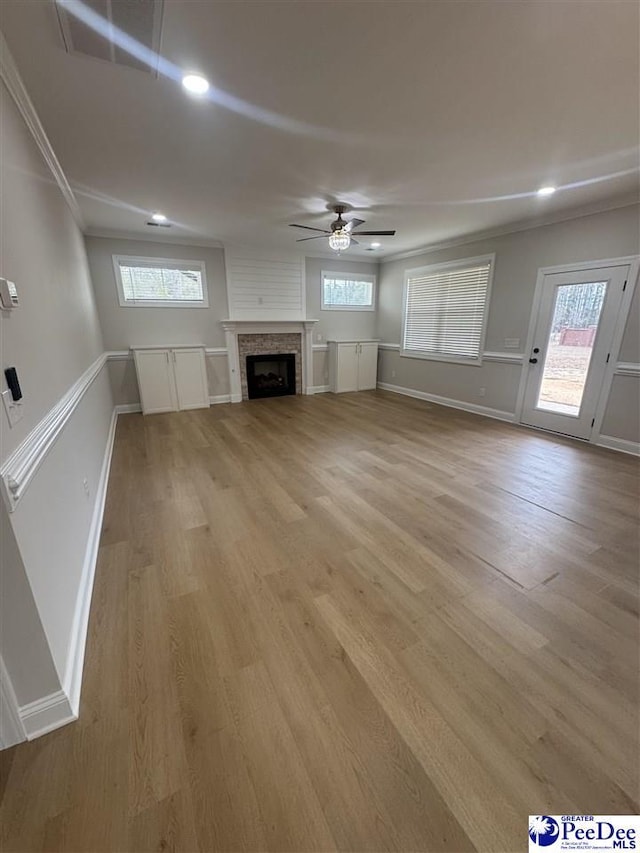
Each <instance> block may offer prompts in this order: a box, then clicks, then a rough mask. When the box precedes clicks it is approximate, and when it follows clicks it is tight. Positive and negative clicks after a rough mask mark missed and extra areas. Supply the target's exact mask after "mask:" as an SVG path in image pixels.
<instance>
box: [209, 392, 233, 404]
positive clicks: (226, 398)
mask: <svg viewBox="0 0 640 853" xmlns="http://www.w3.org/2000/svg"><path fill="white" fill-rule="evenodd" d="M230 402H231V394H217V395H216V396H215V397H209V403H210V404H211V405H212V406H217V405H218V403H230Z"/></svg>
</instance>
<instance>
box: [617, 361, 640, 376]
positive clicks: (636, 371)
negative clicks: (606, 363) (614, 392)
mask: <svg viewBox="0 0 640 853" xmlns="http://www.w3.org/2000/svg"><path fill="white" fill-rule="evenodd" d="M614 373H615V375H616V376H640V364H636V363H635V362H633V361H619V362H618V363H617V364H616V368H615V370H614Z"/></svg>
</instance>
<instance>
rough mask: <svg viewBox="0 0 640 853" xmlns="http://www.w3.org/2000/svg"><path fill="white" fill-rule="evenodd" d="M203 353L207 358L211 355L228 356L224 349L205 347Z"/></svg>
mask: <svg viewBox="0 0 640 853" xmlns="http://www.w3.org/2000/svg"><path fill="white" fill-rule="evenodd" d="M204 353H205V355H206V356H207V357H208V356H211V355H229V353H228V352H227V348H226V347H205V349H204Z"/></svg>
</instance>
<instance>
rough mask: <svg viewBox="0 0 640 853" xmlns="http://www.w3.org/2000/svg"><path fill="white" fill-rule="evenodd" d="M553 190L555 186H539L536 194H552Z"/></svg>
mask: <svg viewBox="0 0 640 853" xmlns="http://www.w3.org/2000/svg"><path fill="white" fill-rule="evenodd" d="M555 191H556V188H555V187H540V189H539V190H538V195H553V194H554V192H555Z"/></svg>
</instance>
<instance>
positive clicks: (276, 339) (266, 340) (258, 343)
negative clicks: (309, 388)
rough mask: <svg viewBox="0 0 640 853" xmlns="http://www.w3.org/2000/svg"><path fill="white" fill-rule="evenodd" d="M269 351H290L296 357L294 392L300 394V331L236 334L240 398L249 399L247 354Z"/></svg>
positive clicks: (264, 353)
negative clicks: (274, 333) (272, 333)
mask: <svg viewBox="0 0 640 853" xmlns="http://www.w3.org/2000/svg"><path fill="white" fill-rule="evenodd" d="M269 353H291V354H293V355H295V357H296V394H302V336H301V334H300V332H289V333H287V334H279V335H278V334H276V335H270V334H267V333H264V334H261V335H238V357H239V360H240V387H241V389H242V399H243V400H248V399H249V390H248V385H247V356H248V355H268V354H269Z"/></svg>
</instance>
